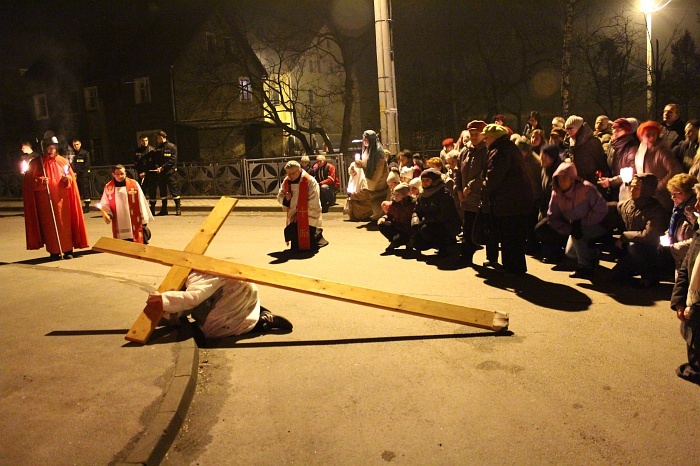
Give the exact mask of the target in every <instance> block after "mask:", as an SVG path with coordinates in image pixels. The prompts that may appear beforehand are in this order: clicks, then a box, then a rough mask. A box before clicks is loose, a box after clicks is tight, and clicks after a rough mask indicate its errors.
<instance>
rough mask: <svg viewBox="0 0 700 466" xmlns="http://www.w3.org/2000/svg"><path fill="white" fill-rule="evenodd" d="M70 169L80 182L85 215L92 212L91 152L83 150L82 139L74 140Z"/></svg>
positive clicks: (79, 186) (79, 189)
mask: <svg viewBox="0 0 700 466" xmlns="http://www.w3.org/2000/svg"><path fill="white" fill-rule="evenodd" d="M69 158H70V167H71V168H72V169H73V171H74V172H75V176H76V177H77V181H78V191H79V192H80V196H81V198H82V201H83V213H84V214H87V213H88V212H90V193H91V192H92V188H91V186H90V152H88V151H86V150H85V149H83V143H82V142H81V141H80V139H77V138H76V139H73V152H72V153H71V154H69Z"/></svg>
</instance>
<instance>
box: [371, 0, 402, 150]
mask: <svg viewBox="0 0 700 466" xmlns="http://www.w3.org/2000/svg"><path fill="white" fill-rule="evenodd" d="M389 2H390V0H374V30H375V34H376V37H377V76H378V79H379V116H380V119H381V129H380V131H379V136H380V139H381V141H382V145H383V146H384V147H385V148H387V149H388V150H389V152H391V153H392V154H393V155H396V154H398V152H399V118H398V109H397V106H396V77H395V74H394V51H393V50H392V40H391V37H392V36H391V5H390V4H389Z"/></svg>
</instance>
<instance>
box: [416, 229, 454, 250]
mask: <svg viewBox="0 0 700 466" xmlns="http://www.w3.org/2000/svg"><path fill="white" fill-rule="evenodd" d="M455 242H456V239H455V235H453V234H451V233H450V232H449V231H447V227H445V225H443V224H442V223H424V224H422V225H420V226H419V227H417V228H416V229H414V233H413V247H414V248H416V249H417V250H418V251H424V250H426V249H431V248H435V249H443V250H444V249H445V248H446V247H447V246H450V245H452V244H454V243H455Z"/></svg>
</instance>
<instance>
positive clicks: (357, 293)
mask: <svg viewBox="0 0 700 466" xmlns="http://www.w3.org/2000/svg"><path fill="white" fill-rule="evenodd" d="M93 249H95V250H97V251H102V252H110V253H113V254H118V255H121V256H126V257H132V258H135V259H142V260H147V261H150V262H156V263H159V264H163V265H171V266H179V267H181V268H182V269H183V270H185V269H186V270H190V269H191V270H197V271H199V272H203V273H208V274H211V275H217V276H222V277H231V278H236V279H238V280H243V281H248V282H252V283H258V284H260V285H268V286H272V287H275V288H282V289H284V290H289V291H295V292H297V293H306V294H312V295H317V296H324V297H326V298H331V299H337V300H341V301H347V302H351V303H357V304H362V305H368V306H373V307H378V308H381V309H386V310H389V311H395V312H401V313H404V314H411V315H414V316H420V317H427V318H430V319H437V320H443V321H447V322H453V323H457V324H463V325H468V326H471V327H478V328H483V329H488V330H495V331H499V330H504V329H507V328H508V314H507V313H504V312H499V311H486V310H482V309H475V308H470V307H464V306H459V305H457V304H448V303H442V302H437V301H431V300H428V299H422V298H414V297H411V296H405V295H400V294H396V293H389V292H386V291H379V290H373V289H370V288H363V287H359V286H354V285H346V284H342V283H337V282H331V281H328V280H321V279H318V278H311V277H306V276H304V275H296V274H292V273H287V272H280V271H277V270H270V269H264V268H261V267H255V266H250V265H243V264H236V263H234V262H229V261H224V260H221V259H215V258H213V257H206V256H203V255H200V254H197V253H192V252H187V251H185V252H183V251H176V250H174V249H165V248H159V247H155V246H148V245H144V244H139V243H130V242H126V241H121V240H117V239H113V238H107V237H103V238H100V239H99V241H97V243H96V244H95V246H94V247H93Z"/></svg>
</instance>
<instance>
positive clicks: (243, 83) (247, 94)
mask: <svg viewBox="0 0 700 466" xmlns="http://www.w3.org/2000/svg"><path fill="white" fill-rule="evenodd" d="M238 87H239V89H240V92H241V93H240V96H241V102H244V101H249V100H251V99H252V98H253V94H252V93H251V89H250V78H248V77H245V76H242V77H240V78H238Z"/></svg>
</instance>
